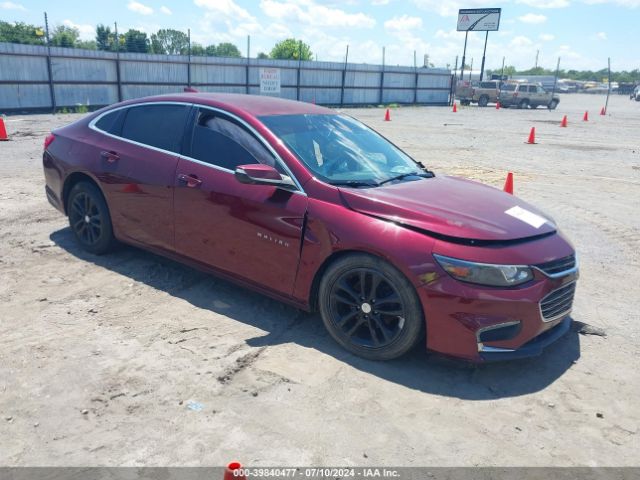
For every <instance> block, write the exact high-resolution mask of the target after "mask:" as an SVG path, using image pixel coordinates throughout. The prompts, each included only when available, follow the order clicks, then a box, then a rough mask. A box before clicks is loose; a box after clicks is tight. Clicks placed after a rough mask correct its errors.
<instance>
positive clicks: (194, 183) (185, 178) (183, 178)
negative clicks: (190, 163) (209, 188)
mask: <svg viewBox="0 0 640 480" xmlns="http://www.w3.org/2000/svg"><path fill="white" fill-rule="evenodd" d="M178 180H179V181H180V182H181V183H185V184H186V185H187V187H189V188H195V187H199V186H200V185H202V180H200V179H199V178H198V177H196V176H195V175H186V174H184V173H181V174H179V175H178Z"/></svg>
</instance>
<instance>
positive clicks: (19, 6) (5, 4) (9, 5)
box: [0, 2, 27, 11]
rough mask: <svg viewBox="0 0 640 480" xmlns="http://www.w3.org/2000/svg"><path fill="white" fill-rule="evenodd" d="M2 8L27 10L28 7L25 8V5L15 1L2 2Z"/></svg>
mask: <svg viewBox="0 0 640 480" xmlns="http://www.w3.org/2000/svg"><path fill="white" fill-rule="evenodd" d="M0 8H1V9H2V10H24V11H26V10H27V9H26V8H24V5H22V4H20V3H13V2H0Z"/></svg>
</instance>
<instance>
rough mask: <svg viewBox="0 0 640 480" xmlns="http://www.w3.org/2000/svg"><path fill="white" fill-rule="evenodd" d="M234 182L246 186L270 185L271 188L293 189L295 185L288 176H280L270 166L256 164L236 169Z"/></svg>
mask: <svg viewBox="0 0 640 480" xmlns="http://www.w3.org/2000/svg"><path fill="white" fill-rule="evenodd" d="M235 177H236V180H238V181H239V182H240V183H244V184H247V185H271V186H272V187H280V188H285V189H287V190H291V189H295V188H296V185H295V183H293V180H291V177H289V176H288V175H282V174H281V173H280V172H278V171H277V170H276V169H275V168H274V167H272V166H271V165H264V164H262V163H256V164H255V165H240V166H238V167H236V171H235Z"/></svg>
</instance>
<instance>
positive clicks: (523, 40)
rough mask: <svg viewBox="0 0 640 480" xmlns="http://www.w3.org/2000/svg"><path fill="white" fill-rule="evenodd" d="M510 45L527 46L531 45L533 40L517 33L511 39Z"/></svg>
mask: <svg viewBox="0 0 640 480" xmlns="http://www.w3.org/2000/svg"><path fill="white" fill-rule="evenodd" d="M510 45H511V46H512V47H516V48H518V47H529V46H531V45H533V42H532V41H531V39H530V38H528V37H525V36H522V35H519V36H517V37H514V38H513V40H511V42H510Z"/></svg>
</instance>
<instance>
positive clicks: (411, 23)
mask: <svg viewBox="0 0 640 480" xmlns="http://www.w3.org/2000/svg"><path fill="white" fill-rule="evenodd" d="M384 28H386V29H387V30H389V31H391V32H396V31H406V30H413V29H415V28H422V19H421V18H420V17H410V16H409V15H402V16H401V17H393V18H391V19H389V20H387V21H386V22H384Z"/></svg>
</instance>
